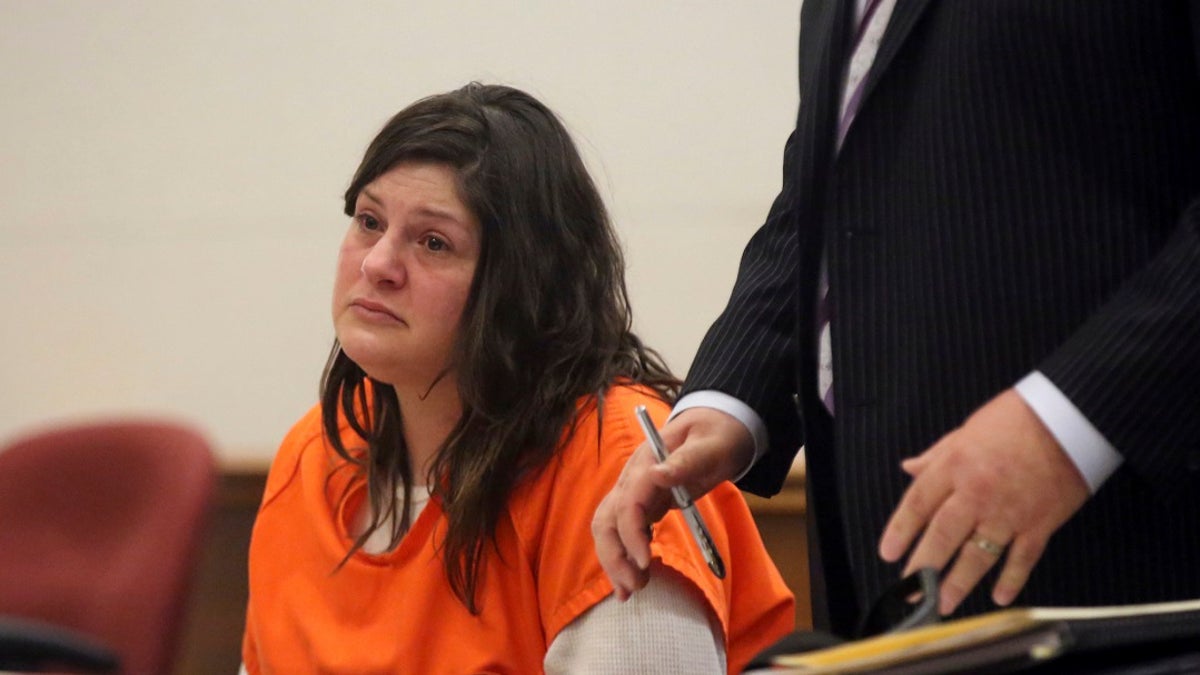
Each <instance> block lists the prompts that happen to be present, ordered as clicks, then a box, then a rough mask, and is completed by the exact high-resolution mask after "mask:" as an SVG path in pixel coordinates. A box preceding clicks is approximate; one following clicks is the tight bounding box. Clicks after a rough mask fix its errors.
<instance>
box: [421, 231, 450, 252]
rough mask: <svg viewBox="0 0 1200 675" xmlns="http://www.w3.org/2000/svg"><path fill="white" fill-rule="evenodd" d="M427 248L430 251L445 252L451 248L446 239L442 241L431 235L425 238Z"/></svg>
mask: <svg viewBox="0 0 1200 675" xmlns="http://www.w3.org/2000/svg"><path fill="white" fill-rule="evenodd" d="M425 248H427V249H429V250H430V251H445V250H446V249H448V248H450V247H449V246H448V245H447V244H446V240H445V239H442V238H441V237H438V236H434V235H429V236H427V237H425Z"/></svg>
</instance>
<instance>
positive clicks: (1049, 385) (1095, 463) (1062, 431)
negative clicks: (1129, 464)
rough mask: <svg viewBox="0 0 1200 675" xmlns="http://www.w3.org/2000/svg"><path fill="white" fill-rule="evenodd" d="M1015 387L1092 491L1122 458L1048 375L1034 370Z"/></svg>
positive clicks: (1114, 469) (1104, 479)
mask: <svg viewBox="0 0 1200 675" xmlns="http://www.w3.org/2000/svg"><path fill="white" fill-rule="evenodd" d="M1015 389H1016V390H1017V393H1018V394H1020V396H1021V398H1023V399H1025V402H1026V403H1027V404H1029V407H1030V408H1033V412H1034V413H1035V414H1036V415H1037V416H1038V417H1039V418H1040V419H1041V420H1042V424H1045V425H1046V428H1047V429H1049V430H1050V434H1051V435H1052V436H1054V439H1055V440H1056V441H1058V444H1059V445H1061V446H1062V449H1063V451H1064V452H1066V453H1067V456H1068V457H1070V458H1071V461H1072V462H1073V463H1074V464H1075V467H1076V468H1077V469H1079V473H1081V474H1083V479H1084V480H1085V481H1087V484H1088V489H1089V490H1091V493H1092V494H1096V490H1099V489H1100V486H1101V485H1103V484H1104V481H1106V480H1108V477H1109V476H1111V475H1112V473H1113V472H1114V471H1116V470H1117V467H1119V466H1121V462H1123V461H1125V458H1124V457H1122V456H1121V453H1119V452H1117V449H1116V448H1115V447H1113V445H1112V443H1109V442H1108V439H1106V438H1104V436H1103V435H1102V434H1101V433H1100V431H1099V430H1098V429H1096V427H1094V426H1092V423H1091V422H1089V421H1088V419H1087V418H1086V417H1084V415H1083V413H1082V412H1080V411H1079V408H1076V407H1075V404H1074V403H1071V400H1070V399H1068V398H1067V397H1066V395H1064V394H1063V393H1062V391H1061V390H1059V388H1058V387H1056V386H1054V383H1053V382H1051V381H1050V378H1048V377H1046V376H1045V375H1043V374H1042V373H1040V372H1038V371H1036V370H1035V371H1033V372H1032V373H1029V374H1028V375H1026V376H1025V378H1024V379H1022V380H1021V381H1020V382H1018V383H1017V386H1016V387H1015Z"/></svg>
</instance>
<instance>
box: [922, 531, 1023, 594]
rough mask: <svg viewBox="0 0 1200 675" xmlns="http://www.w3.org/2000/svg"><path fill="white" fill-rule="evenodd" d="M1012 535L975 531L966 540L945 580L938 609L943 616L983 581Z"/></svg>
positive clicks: (943, 580)
mask: <svg viewBox="0 0 1200 675" xmlns="http://www.w3.org/2000/svg"><path fill="white" fill-rule="evenodd" d="M1008 539H1009V537H1008V536H1001V535H997V534H984V531H983V530H975V531H974V532H973V533H972V534H971V535H970V536H968V537H967V538H966V540H965V541H963V543H962V547H961V548H960V549H959V551H958V558H957V559H956V560H955V561H954V567H953V568H952V569H951V570H950V573H949V574H947V575H945V576H944V577H943V579H942V585H941V590H940V592H939V603H938V611H939V612H941V613H942V614H943V615H945V614H950V613H951V612H953V611H954V610H955V609H956V608H957V607H958V605H959V603H961V602H962V601H963V598H965V597H967V595H968V594H969V593H970V592H971V591H972V590H973V589H974V588H975V586H977V585H978V584H979V580H980V579H982V578H983V575H985V574H987V571H988V570H990V569H991V568H992V566H993V565H995V564H996V563H997V562H998V561H999V560H1000V557H1001V556H1002V555H1004V548H1005V542H1006V541H1007V540H1008Z"/></svg>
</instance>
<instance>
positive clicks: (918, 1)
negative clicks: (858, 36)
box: [859, 0, 930, 109]
mask: <svg viewBox="0 0 1200 675" xmlns="http://www.w3.org/2000/svg"><path fill="white" fill-rule="evenodd" d="M929 3H930V0H896V8H895V9H893V10H892V18H891V20H890V21H889V22H888V26H887V30H885V31H884V33H883V39H882V40H881V41H880V43H879V51H878V52H876V54H875V61H874V62H872V64H871V70H870V72H868V73H867V81H866V83H865V84H864V85H863V92H862V98H861V100H860V101H859V108H860V109H861V108H862V106H864V105H866V101H867V99H868V98H869V97H870V96H871V91H872V90H873V89H875V86H876V85H877V84H878V83H879V80H880V78H882V77H883V74H884V72H886V71H887V68H888V66H890V65H891V63H892V59H894V58H895V57H896V53H897V52H899V51H900V46H901V45H903V44H904V41H905V40H906V39H908V36H909V34H910V33H911V32H912V29H913V26H915V25H917V20H918V19H919V18H920V17H921V14H923V13H924V12H925V9H926V8H927V7H928V6H929Z"/></svg>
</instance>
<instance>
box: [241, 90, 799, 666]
mask: <svg viewBox="0 0 1200 675" xmlns="http://www.w3.org/2000/svg"><path fill="white" fill-rule="evenodd" d="M345 212H346V214H347V215H348V216H350V217H351V224H350V228H349V231H348V232H347V234H346V237H345V240H344V242H343V244H342V248H341V252H340V255H339V259H338V268H337V275H336V281H335V284H334V297H333V320H334V326H335V330H336V334H337V341H336V343H335V345H334V348H333V351H332V353H331V355H330V357H329V362H328V364H327V366H326V370H325V375H324V378H323V382H322V395H321V402H320V405H318V406H316V407H315V408H314V409H313V410H312V411H311V412H310V413H309V414H308V415H307V416H305V417H304V418H303V419H302V420H301V421H300V422H298V423H297V425H296V426H295V427H294V428H293V429H292V430H291V432H290V433H289V434H288V436H287V438H286V439H285V440H284V442H283V445H282V446H281V448H280V451H279V453H278V455H277V456H276V459H275V462H274V464H273V466H272V469H271V473H270V476H269V478H268V481H267V488H266V493H265V494H264V497H263V503H262V506H261V508H260V511H259V515H258V519H257V521H256V523H255V527H254V534H253V539H252V542H251V550H250V603H249V610H248V614H247V624H246V636H245V644H244V648H243V660H244V663H245V669H246V670H247V671H248V672H249V673H270V672H279V673H289V674H291V673H303V672H312V673H316V672H322V673H327V672H344V673H366V672H414V673H434V672H445V673H475V672H510V673H529V672H539V671H543V670H544V671H546V672H563V673H567V672H571V673H575V672H646V671H649V670H652V669H657V670H660V671H661V670H664V669H665V670H668V671H671V672H717V673H719V672H725V671H726V670H728V671H730V672H736V671H737V670H740V668H741V666H742V665H744V664H745V663H746V661H747V660H749V658H750V657H751V656H752V655H753V654H754V653H755V652H756V651H758V650H759V649H761V648H762V647H764V646H766V645H768V644H770V643H771V642H773V641H774V640H775V639H776V638H778V637H779V636H781V635H783V634H785V633H787V632H788V631H789V630H790V629H791V626H792V614H793V607H792V598H791V595H790V593H788V591H787V589H786V587H785V586H784V584H783V582H782V580H781V579H780V577H779V573H778V571H777V570H776V569H775V567H774V565H773V564H772V563H771V561H770V558H769V557H768V556H767V554H766V552H765V550H764V549H763V548H762V543H761V541H760V539H759V537H758V534H757V531H756V529H755V527H754V524H753V521H752V520H751V518H750V515H749V513H748V511H747V509H746V506H745V504H744V502H743V501H742V499H741V496H740V494H739V493H738V492H737V491H736V490H735V489H734V488H733V487H732V486H730V485H728V484H727V485H725V486H724V489H721V490H717V491H714V492H713V493H712V494H711V495H709V496H708V497H706V498H705V499H703V500H701V501H699V502H698V507H699V508H700V509H701V513H702V514H703V515H704V517H705V518H706V519H707V522H708V525H709V528H710V529H711V530H712V534H713V538H714V540H715V541H716V543H717V547H718V548H719V549H720V551H721V552H722V554H723V555H724V556H725V557H726V567H727V573H726V576H725V578H724V579H718V578H717V577H716V576H715V575H713V574H712V573H711V572H710V571H709V570H708V568H707V567H706V566H705V562H704V560H703V558H702V557H701V555H700V552H699V550H698V548H697V546H696V544H695V542H694V541H693V540H692V539H691V536H690V534H689V531H688V528H687V526H686V524H685V523H684V521H683V519H682V518H680V517H679V514H678V513H676V514H672V516H671V517H669V518H667V519H665V520H663V521H662V522H660V523H659V524H657V525H656V526H655V530H654V539H653V544H652V552H653V556H654V560H653V563H652V568H651V577H652V582H651V584H650V587H651V589H650V590H651V592H650V593H649V594H646V593H644V592H643V593H639V594H638V595H637V596H636V597H635V598H634V599H631V600H628V601H624V602H622V601H620V600H618V599H617V598H616V597H615V596H613V595H612V590H613V589H612V585H611V583H610V582H609V581H608V579H607V577H606V576H605V575H604V573H603V570H602V568H601V567H600V564H599V562H598V561H597V560H596V558H595V553H594V550H593V546H592V539H591V534H590V527H589V526H590V522H591V516H592V513H593V511H594V510H595V507H596V505H597V504H598V503H599V501H600V499H601V498H602V497H603V495H604V493H605V492H606V491H607V488H608V486H609V485H611V483H612V481H613V480H615V479H616V477H617V476H618V475H619V473H620V471H621V468H622V467H623V465H624V463H625V460H626V459H627V458H628V457H629V455H630V454H631V453H632V452H633V450H634V449H635V448H636V447H637V446H638V445H639V444H640V443H641V442H642V435H641V431H640V430H639V427H638V425H637V422H636V420H635V417H634V415H633V409H634V407H635V406H636V405H645V406H647V407H648V408H649V409H650V410H651V412H652V414H653V415H654V417H655V418H656V419H657V421H658V422H659V423H660V424H661V423H662V421H663V420H664V417H665V415H666V412H667V410H668V407H667V402H669V401H670V400H672V399H673V397H674V396H675V394H676V392H677V387H678V381H677V380H676V379H675V377H674V376H673V375H671V373H670V372H669V371H668V369H667V367H666V366H665V365H664V363H663V361H662V359H661V358H660V357H659V356H658V355H657V354H656V353H655V352H654V351H652V350H650V349H649V348H647V347H645V346H644V345H643V344H642V342H641V341H640V340H639V339H638V337H637V336H636V335H634V333H633V332H632V330H631V325H632V320H631V315H630V309H629V302H628V298H627V294H626V289H625V281H624V264H623V260H622V255H621V250H620V246H619V243H618V241H617V239H616V236H615V234H614V232H613V230H612V227H611V225H610V223H609V221H608V216H607V214H606V211H605V208H604V205H603V203H602V202H601V199H600V197H599V195H598V193H597V191H596V189H595V187H594V185H593V183H592V181H591V178H590V177H589V176H588V173H587V171H586V169H585V168H584V165H583V162H582V161H581V159H580V157H579V155H578V152H577V151H576V149H575V147H574V144H573V143H572V141H571V139H570V137H569V135H568V133H567V132H566V130H565V129H564V128H563V126H562V125H561V123H560V122H559V121H558V120H557V119H556V118H555V116H554V115H553V113H551V112H550V111H549V110H548V109H547V108H546V107H545V106H543V105H542V104H541V103H539V102H538V101H536V100H535V99H533V98H532V97H530V96H529V95H527V94H525V93H523V92H520V91H518V90H515V89H512V88H508V87H502V86H485V85H479V84H471V85H468V86H466V87H464V88H462V89H459V90H457V91H454V92H450V93H447V94H442V95H438V96H433V97H430V98H426V99H423V100H421V101H418V102H416V103H414V104H413V105H411V106H409V107H408V108H406V109H404V110H403V111H401V112H400V113H398V114H397V115H396V116H395V117H394V118H392V120H391V121H389V122H388V123H387V124H386V125H385V126H384V128H383V130H382V131H380V133H379V134H378V136H377V137H376V138H375V139H374V141H373V142H372V143H371V144H370V146H369V147H368V148H367V151H366V155H365V157H364V158H363V160H362V163H361V165H360V166H359V168H358V171H357V172H356V174H355V176H354V178H353V180H352V181H351V183H350V187H349V188H348V189H347V190H346V195H345ZM681 669H682V670H681Z"/></svg>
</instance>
